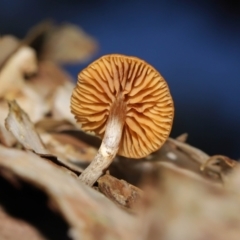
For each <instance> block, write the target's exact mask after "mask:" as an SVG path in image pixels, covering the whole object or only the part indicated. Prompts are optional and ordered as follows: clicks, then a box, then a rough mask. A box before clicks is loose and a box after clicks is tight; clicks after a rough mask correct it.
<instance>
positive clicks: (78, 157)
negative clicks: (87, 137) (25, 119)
mask: <svg viewBox="0 0 240 240" xmlns="http://www.w3.org/2000/svg"><path fill="white" fill-rule="evenodd" d="M40 136H41V139H42V141H43V143H44V145H45V146H46V148H47V150H48V151H49V152H50V153H51V154H53V155H55V156H58V159H62V160H63V161H64V162H71V163H75V164H78V165H79V164H82V163H89V162H91V161H92V160H93V158H94V156H95V155H96V154H97V149H95V148H93V147H91V146H89V145H87V144H86V143H84V142H82V141H81V140H80V139H77V138H75V137H73V136H71V135H69V134H66V133H57V134H56V133H40Z"/></svg>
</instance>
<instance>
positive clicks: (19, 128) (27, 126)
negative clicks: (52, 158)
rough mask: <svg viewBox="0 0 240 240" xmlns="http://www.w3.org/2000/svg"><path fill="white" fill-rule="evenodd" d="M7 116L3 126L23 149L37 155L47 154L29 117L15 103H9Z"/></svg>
mask: <svg viewBox="0 0 240 240" xmlns="http://www.w3.org/2000/svg"><path fill="white" fill-rule="evenodd" d="M8 104H9V114H8V116H7V118H6V122H5V126H6V128H7V129H8V131H10V132H11V133H12V134H13V135H14V136H15V138H16V139H17V140H18V141H19V142H20V143H21V144H22V145H23V146H24V148H25V149H28V150H33V151H34V152H36V153H39V154H48V152H47V150H46V149H45V147H44V145H43V143H42V141H41V139H40V137H39V136H38V134H37V133H36V130H35V127H34V125H33V123H32V122H31V120H30V119H29V116H28V115H27V114H26V113H25V112H24V111H23V110H22V109H21V108H20V107H19V105H18V104H17V102H16V101H9V102H8Z"/></svg>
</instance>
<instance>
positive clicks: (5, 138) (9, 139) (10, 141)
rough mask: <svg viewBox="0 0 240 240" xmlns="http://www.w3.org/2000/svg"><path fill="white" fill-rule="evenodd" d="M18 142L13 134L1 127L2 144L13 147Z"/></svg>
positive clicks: (0, 140) (0, 138) (0, 141)
mask: <svg viewBox="0 0 240 240" xmlns="http://www.w3.org/2000/svg"><path fill="white" fill-rule="evenodd" d="M16 142H17V140H16V138H15V137H14V136H13V134H12V133H11V132H9V131H7V130H6V128H5V127H3V126H1V125H0V143H1V144H3V145H4V146H6V147H12V146H13V145H14V144H15V143H16Z"/></svg>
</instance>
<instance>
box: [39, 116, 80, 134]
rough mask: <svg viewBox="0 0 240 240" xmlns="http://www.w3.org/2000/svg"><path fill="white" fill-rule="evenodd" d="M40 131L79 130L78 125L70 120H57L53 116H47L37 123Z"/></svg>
mask: <svg viewBox="0 0 240 240" xmlns="http://www.w3.org/2000/svg"><path fill="white" fill-rule="evenodd" d="M35 127H36V129H37V130H38V132H62V131H67V130H77V129H76V126H74V125H73V124H72V123H70V122H69V121H68V120H57V119H52V118H51V117H45V118H43V119H41V120H40V121H38V122H36V123H35Z"/></svg>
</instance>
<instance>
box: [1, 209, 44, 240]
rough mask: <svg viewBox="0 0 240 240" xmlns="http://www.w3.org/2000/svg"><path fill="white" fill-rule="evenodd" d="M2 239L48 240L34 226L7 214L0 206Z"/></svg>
mask: <svg viewBox="0 0 240 240" xmlns="http://www.w3.org/2000/svg"><path fill="white" fill-rule="evenodd" d="M0 238H1V239H2V240H17V239H31V240H47V239H46V238H45V237H43V236H42V235H41V234H40V233H39V232H38V231H37V229H36V228H34V226H32V225H31V224H29V223H27V222H25V221H23V220H21V219H17V218H14V217H12V216H10V215H9V214H7V213H6V212H5V211H4V209H3V208H2V207H1V206H0Z"/></svg>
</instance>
